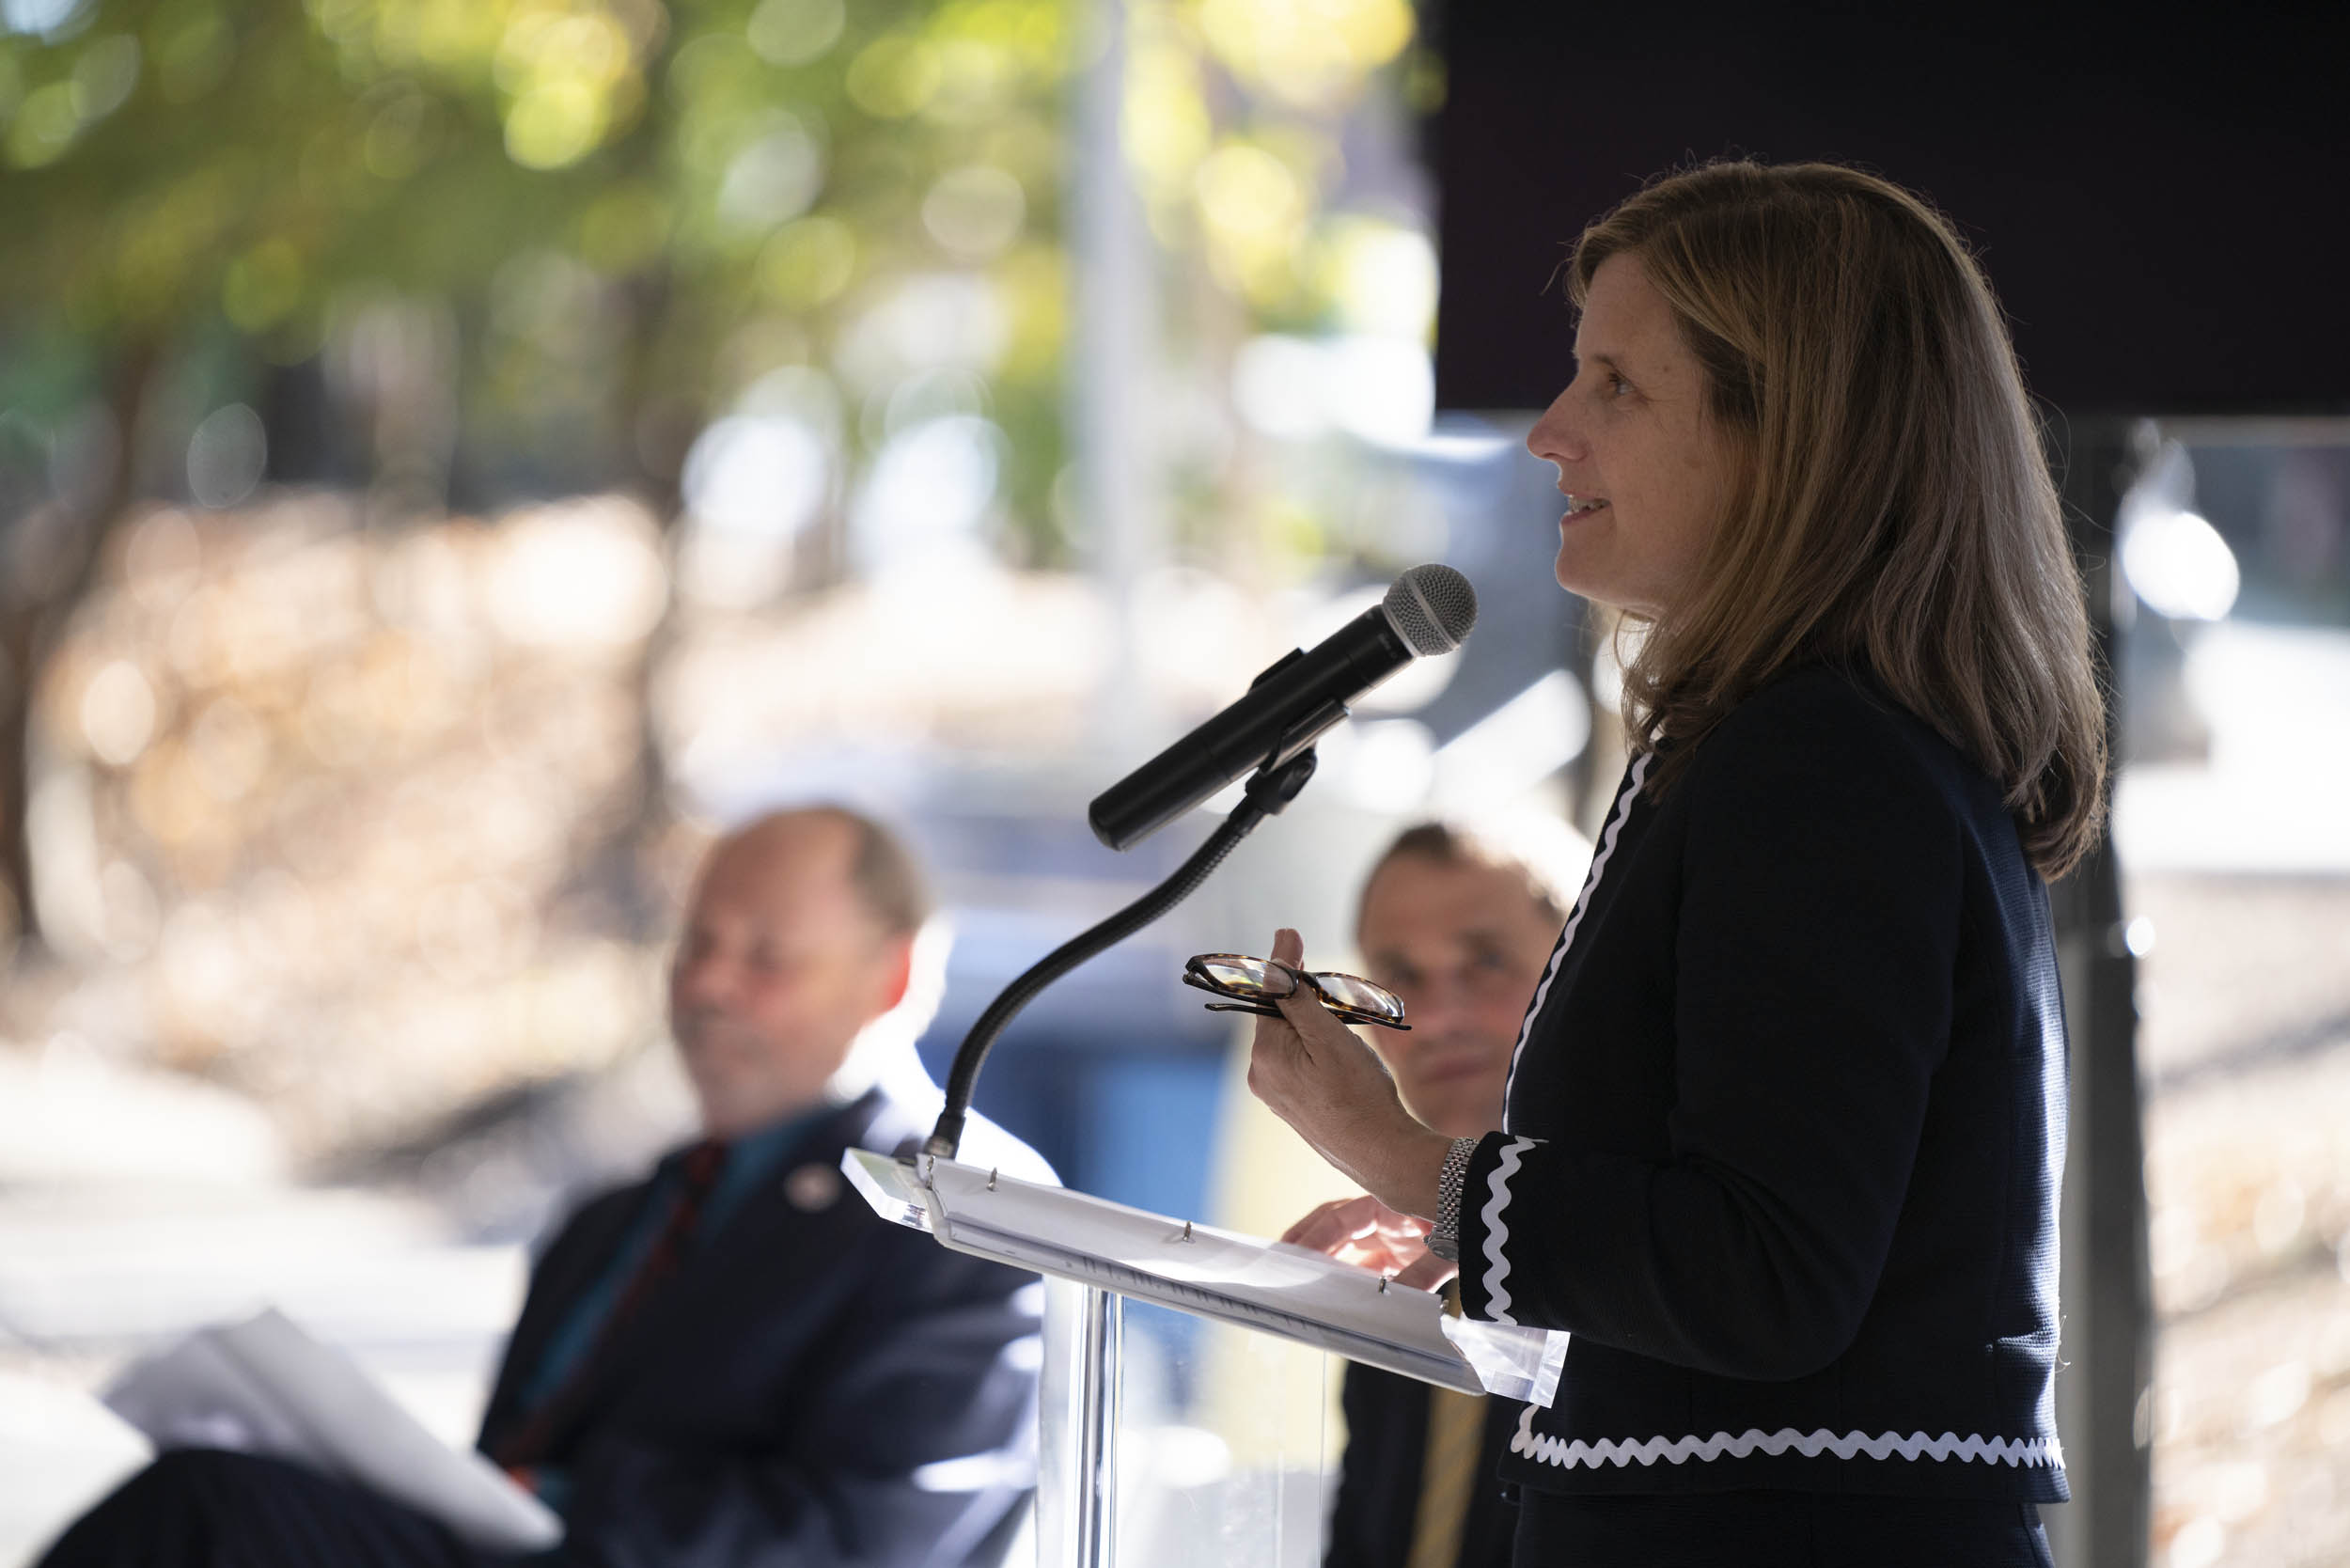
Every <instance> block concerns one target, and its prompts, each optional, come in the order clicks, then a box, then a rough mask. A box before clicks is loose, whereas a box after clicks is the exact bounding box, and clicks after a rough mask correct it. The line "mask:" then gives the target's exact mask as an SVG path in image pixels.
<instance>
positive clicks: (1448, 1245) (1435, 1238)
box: [1428, 1137, 1483, 1263]
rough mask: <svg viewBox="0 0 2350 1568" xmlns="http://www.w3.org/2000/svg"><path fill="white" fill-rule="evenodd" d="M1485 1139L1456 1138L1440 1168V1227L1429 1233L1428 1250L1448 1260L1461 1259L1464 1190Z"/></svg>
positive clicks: (1438, 1181)
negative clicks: (1462, 1195)
mask: <svg viewBox="0 0 2350 1568" xmlns="http://www.w3.org/2000/svg"><path fill="white" fill-rule="evenodd" d="M1482 1141H1483V1140H1482V1139H1481V1138H1473V1137H1456V1138H1454V1139H1453V1140H1452V1147H1451V1148H1449V1149H1448V1150H1446V1151H1445V1152H1444V1164H1443V1165H1441V1166H1439V1167H1438V1168H1437V1169H1436V1228H1435V1229H1434V1230H1433V1231H1429V1232H1428V1250H1429V1251H1431V1252H1434V1254H1435V1255H1436V1256H1437V1257H1439V1258H1442V1259H1443V1260H1444V1261H1445V1262H1448V1263H1457V1262H1460V1261H1461V1189H1462V1188H1463V1187H1465V1186H1466V1185H1467V1184H1468V1169H1469V1162H1470V1161H1471V1160H1473V1159H1475V1158H1476V1157H1477V1146H1478V1144H1479V1143H1481V1142H1482Z"/></svg>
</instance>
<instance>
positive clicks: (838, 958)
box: [669, 806, 929, 1137]
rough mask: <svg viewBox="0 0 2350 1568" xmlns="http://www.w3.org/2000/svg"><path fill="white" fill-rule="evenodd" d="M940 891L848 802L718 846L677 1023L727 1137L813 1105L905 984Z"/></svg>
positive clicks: (675, 995) (678, 993) (688, 935)
mask: <svg viewBox="0 0 2350 1568" xmlns="http://www.w3.org/2000/svg"><path fill="white" fill-rule="evenodd" d="M928 914H929V900H928V897H927V895H926V894H925V893H924V891H923V888H922V883H921V878H920V875H919V873H918V872H917V870H916V869H915V866H914V862H913V858H912V856H910V855H907V854H906V852H905V850H904V848H903V847H902V846H901V844H899V842H898V841H897V839H894V838H893V837H891V835H890V834H889V833H888V832H887V831H886V830H885V829H884V828H882V827H881V826H880V825H879V824H878V823H873V822H871V821H870V819H868V818H865V817H862V816H859V815H857V814H856V813H855V812H853V811H849V810H845V809H843V808H838V807H830V806H826V807H815V808H807V809H804V810H794V811H778V812H775V813H772V814H770V815H768V816H764V817H761V818H760V819H758V820H757V821H755V822H753V823H748V824H746V825H744V827H742V828H740V829H738V830H736V831H735V832H733V833H730V834H729V835H728V836H727V837H725V838H723V839H719V840H718V841H717V842H716V843H715V844H713V846H711V850H710V853H709V855H707V856H706V857H705V858H704V859H703V862H702V867H701V871H700V874H699V875H698V877H697V879H696V882H695V887H694V897H693V902H692V905H691V906H690V907H689V909H688V910H687V914H686V922H685V930H684V931H683V933H681V935H680V937H679V939H678V948H677V954H676V957H675V960H674V961H673V962H672V964H671V965H670V970H669V1024H670V1028H671V1031H672V1032H673V1033H674V1034H675V1036H676V1038H677V1043H678V1049H679V1051H680V1053H681V1055H682V1058H683V1059H684V1063H685V1070H686V1074H687V1075H688V1076H689V1077H690V1078H692V1080H693V1083H694V1090H695V1093H696V1095H697V1098H698V1099H699V1101H700V1103H701V1110H702V1121H703V1125H704V1128H705V1130H706V1131H708V1132H709V1133H710V1134H711V1136H713V1137H739V1136H740V1135H742V1134H744V1133H746V1132H751V1131H753V1130H755V1129H757V1128H759V1127H762V1126H765V1125H767V1124H769V1123H770V1122H773V1121H779V1120H781V1119H783V1118H785V1117H788V1116H791V1115H795V1114H798V1113H801V1112H803V1111H806V1110H808V1109H812V1108H813V1107H815V1106H816V1105H819V1104H821V1103H822V1101H823V1097H824V1089H825V1085H826V1084H827V1083H828V1082H829V1081H830V1079H831V1078H832V1076H833V1074H835V1073H837V1072H838V1071H839V1069H840V1066H841V1064H842V1063H843V1062H844V1061H846V1060H847V1059H848V1056H849V1051H850V1048H851V1047H852V1046H853V1045H854V1044H855V1043H856V1039H857V1035H858V1034H859V1032H860V1031H861V1030H863V1028H864V1027H865V1026H866V1025H868V1024H870V1023H871V1022H872V1021H873V1020H874V1019H876V1018H878V1017H880V1016H881V1015H882V1014H883V1013H885V1012H887V1011H889V1010H890V1009H892V1008H894V1007H896V1006H897V1005H898V1003H899V1002H900V1001H901V1000H902V999H903V997H904V996H905V994H906V988H907V984H908V980H909V978H910V975H911V971H912V963H913V947H914V937H915V934H916V933H917V931H918V930H919V929H920V928H921V925H922V922H923V920H924V919H925V918H926V917H927V916H928Z"/></svg>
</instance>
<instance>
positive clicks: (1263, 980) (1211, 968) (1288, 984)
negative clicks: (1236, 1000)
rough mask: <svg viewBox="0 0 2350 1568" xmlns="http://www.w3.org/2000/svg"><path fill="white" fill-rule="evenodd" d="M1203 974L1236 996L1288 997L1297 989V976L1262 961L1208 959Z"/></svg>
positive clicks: (1201, 965) (1220, 957) (1218, 957)
mask: <svg viewBox="0 0 2350 1568" xmlns="http://www.w3.org/2000/svg"><path fill="white" fill-rule="evenodd" d="M1199 972H1200V973H1201V974H1203V975H1205V976H1206V977H1207V978H1208V979H1210V980H1214V982H1215V983H1216V984H1218V985H1220V986H1222V987H1223V988H1224V989H1225V990H1227V991H1229V992H1230V993H1231V994H1232V995H1233V996H1264V997H1274V996H1288V995H1289V994H1290V993H1291V992H1293V991H1294V990H1296V989H1297V978H1296V977H1295V976H1293V975H1292V974H1291V973H1290V972H1289V971H1288V970H1287V969H1284V968H1282V967H1280V966H1279V965H1278V964H1268V963H1267V962H1265V961H1264V960H1263V959H1261V958H1239V957H1226V956H1221V955H1219V956H1217V957H1214V958H1205V959H1201V960H1200V961H1199Z"/></svg>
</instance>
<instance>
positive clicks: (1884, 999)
mask: <svg viewBox="0 0 2350 1568" xmlns="http://www.w3.org/2000/svg"><path fill="white" fill-rule="evenodd" d="M1651 760H1652V759H1651V758H1650V757H1649V756H1646V755H1643V756H1642V757H1640V758H1638V759H1637V760H1635V761H1634V763H1633V766H1632V768H1631V769H1630V770H1629V772H1628V774H1627V777H1626V781H1625V787H1624V788H1623V790H1622V792H1621V793H1620V795H1619V797H1618V799H1617V802H1616V805H1615V808H1614V809H1613V810H1612V811H1611V812H1610V814H1609V817H1608V820H1607V823H1606V826H1605V827H1604V828H1603V830H1602V832H1601V835H1600V839H1599V844H1598V850H1597V853H1596V855H1594V856H1593V859H1592V865H1591V870H1590V878H1589V881H1588V882H1587V884H1586V886H1585V887H1584V890H1583V894H1582V896H1581V897H1580V898H1579V899H1578V900H1577V901H1576V903H1575V909H1574V911H1573V912H1572V913H1571V914H1570V916H1569V917H1568V920H1567V923H1566V929H1565V930H1564V931H1563V932H1562V933H1560V936H1559V946H1558V949H1557V950H1556V951H1555V952H1554V953H1553V955H1552V957H1551V961H1550V964H1549V965H1548V967H1547V968H1546V969H1545V971H1544V973H1543V980H1542V982H1541V985H1540V987H1539V989H1538V990H1537V992H1536V994H1535V997H1534V1001H1533V1004H1532V1006H1531V1007H1530V1008H1529V1010H1528V1017H1527V1022H1526V1026H1525V1028H1524V1030H1523V1031H1522V1033H1521V1034H1520V1037H1519V1043H1518V1047H1517V1055H1516V1057H1515V1058H1514V1061H1513V1064H1512V1072H1511V1079H1510V1087H1509V1095H1508V1113H1507V1120H1506V1121H1505V1122H1504V1127H1505V1131H1504V1132H1502V1133H1498V1134H1492V1135H1488V1136H1487V1137H1485V1138H1484V1139H1483V1140H1482V1141H1481V1144H1480V1145H1479V1148H1478V1151H1477V1155H1476V1158H1475V1160H1474V1162H1473V1163H1472V1164H1471V1166H1470V1168H1469V1170H1468V1175H1467V1180H1466V1182H1465V1184H1464V1186H1463V1189H1462V1199H1461V1232H1460V1235H1461V1296H1462V1302H1463V1306H1464V1309H1465V1310H1466V1311H1467V1312H1468V1313H1469V1314H1470V1315H1471V1316H1474V1317H1481V1318H1486V1319H1489V1320H1496V1321H1504V1322H1517V1323H1526V1324H1535V1325H1543V1326H1545V1327H1553V1328H1565V1329H1568V1330H1570V1331H1572V1333H1573V1334H1574V1340H1573V1342H1572V1345H1571V1347H1570V1349H1569V1351H1568V1355H1567V1361H1566V1369H1565V1372H1564V1375H1563V1376H1562V1378H1561V1381H1560V1384H1559V1395H1558V1399H1557V1401H1556V1403H1553V1404H1552V1406H1551V1407H1550V1408H1549V1409H1547V1410H1542V1411H1534V1410H1530V1409H1529V1411H1528V1414H1527V1416H1526V1417H1525V1418H1524V1419H1523V1420H1522V1422H1521V1425H1520V1427H1519V1429H1518V1431H1517V1432H1516V1433H1515V1434H1514V1435H1512V1441H1511V1451H1510V1454H1509V1456H1508V1457H1507V1458H1505V1459H1504V1461H1503V1463H1502V1472H1503V1474H1504V1475H1505V1476H1507V1477H1508V1478H1509V1479H1511V1480H1513V1481H1517V1482H1521V1483H1523V1484H1524V1485H1527V1486H1530V1487H1538V1488H1542V1489H1544V1490H1549V1491H1559V1492H1685V1491H1718V1490H1729V1489H1738V1488H1752V1487H1783V1488H1793V1489H1798V1490H1805V1491H1825V1492H1868V1493H1876V1494H1882V1495H1893V1496H1902V1495H1908V1496H1941V1497H1985V1498H2008V1499H2014V1500H2018V1501H2034V1502H2051V1501H2060V1500H2062V1499H2063V1498H2064V1497H2066V1495H2067V1494H2066V1488H2065V1482H2064V1471H2063V1465H2062V1457H2061V1450H2060V1448H2059V1446H2058V1443H2057V1434H2056V1424H2055V1402H2054V1396H2053V1378H2054V1375H2055V1363H2056V1348H2057V1302H2056V1283H2057V1251H2056V1222H2057V1186H2058V1182H2059V1178H2060V1175H2061V1172H2062V1169H2063V1165H2064V1084H2065V1041H2064V1014H2063V1008H2062V1004H2061V1002H2060V998H2059V996H2058V989H2057V966H2056V951H2055V944H2054V940H2053V937H2052V934H2051V932H2050V928H2049V918H2048V906H2047V899H2046V895H2045V892H2044V890H2043V889H2042V887H2041V885H2040V880H2039V878H2038V877H2037V876H2035V875H2034V874H2033V873H2032V871H2031V869H2030V867H2029V865H2028V864H2027V862H2026V861H2025V859H2024V855H2023V852H2022V850H2021V848H2020V847H2019V844H2018V841H2017V838H2016V832H2015V827H2014V823H2013V821H2012V820H2011V819H2010V817H2009V815H2008V812H2007V809H2006V808H2005V806H2004V805H2003V804H2002V803H2001V800H2000V796H1999V792H1998V788H1997V786H1995V785H1994V784H1993V782H1992V781H1991V779H1990V778H1988V777H1987V776H1985V775H1984V774H1983V773H1982V770H1980V769H1979V768H1977V767H1976V766H1975V765H1974V764H1973V763H1971V762H1970V761H1968V760H1966V758H1965V757H1964V756H1962V755H1961V754H1960V753H1959V752H1958V751H1957V750H1956V749H1955V748H1953V747H1952V746H1951V745H1950V744H1949V743H1948V742H1946V741H1944V740H1943V739H1942V738H1941V737H1940V736H1939V735H1938V734H1936V733H1935V731H1934V730H1933V729H1930V728H1929V727H1928V726H1927V725H1926V724H1924V723H1923V722H1921V721H1920V720H1919V718H1918V717H1917V716H1916V715H1914V714H1911V713H1907V712H1904V710H1902V709H1901V708H1899V707H1897V706H1895V705H1894V704H1893V703H1892V702H1891V701H1890V700H1889V699H1888V698H1886V697H1885V696H1884V695H1883V694H1882V693H1880V692H1879V691H1877V690H1876V689H1875V688H1874V687H1873V686H1872V685H1871V684H1870V683H1868V682H1865V681H1862V680H1858V679H1856V678H1854V677H1851V676H1848V675H1844V674H1840V673H1837V672H1834V671H1831V670H1828V669H1825V668H1821V667H1812V668H1810V669H1806V670H1802V671H1799V672H1796V673H1794V674H1791V675H1789V676H1787V677H1785V678H1783V679H1781V680H1778V681H1777V682H1773V683H1772V684H1770V685H1768V686H1766V687H1765V688H1764V689H1763V690H1762V691H1760V692H1758V693H1756V694H1755V695H1754V696H1752V697H1750V698H1747V700H1746V701H1745V702H1743V703H1742V704H1741V705H1740V706H1739V707H1738V708H1737V709H1735V710H1734V711H1733V712H1732V713H1731V714H1730V715H1729V717H1727V718H1726V719H1724V720H1723V721H1722V722H1721V723H1720V724H1719V725H1718V726H1717V727H1716V729H1715V731H1714V732H1713V733H1712V734H1711V735H1709V736H1707V737H1706V738H1705V739H1704V740H1703V742H1702V743H1701V744H1700V745H1699V746H1698V749H1697V752H1696V754H1695V755H1694V756H1693V757H1691V758H1690V759H1689V763H1688V766H1687V768H1686V770H1685V771H1684V773H1683V774H1682V776H1680V777H1679V778H1678V779H1677V780H1676V781H1675V783H1674V785H1673V786H1672V788H1670V789H1669V790H1668V791H1667V792H1664V795H1663V798H1662V799H1657V798H1655V796H1654V792H1653V791H1651V790H1650V789H1649V788H1647V787H1646V785H1645V784H1644V779H1645V776H1646V772H1647V769H1648V767H1649V766H1650V764H1651Z"/></svg>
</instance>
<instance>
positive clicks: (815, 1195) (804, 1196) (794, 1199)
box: [783, 1165, 840, 1215]
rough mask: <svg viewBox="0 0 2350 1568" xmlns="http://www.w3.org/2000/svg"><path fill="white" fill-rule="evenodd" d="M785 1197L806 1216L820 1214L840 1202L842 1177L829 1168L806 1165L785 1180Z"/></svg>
mask: <svg viewBox="0 0 2350 1568" xmlns="http://www.w3.org/2000/svg"><path fill="white" fill-rule="evenodd" d="M783 1195H784V1197H786V1198H788V1199H790V1200H791V1206H792V1207H793V1208H795V1209H797V1210H799V1211H800V1213H802V1214H804V1215H812V1214H818V1213H821V1212H822V1211H823V1210H825V1209H829V1208H831V1207H832V1206H833V1205H834V1204H835V1203H837V1202H838V1201H839V1200H840V1177H839V1174H838V1172H837V1171H835V1170H833V1169H832V1168H831V1167H829V1166H822V1165H804V1166H802V1167H800V1168H798V1169H797V1170H794V1171H793V1172H791V1175H789V1176H786V1177H785V1178H784V1179H783Z"/></svg>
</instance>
